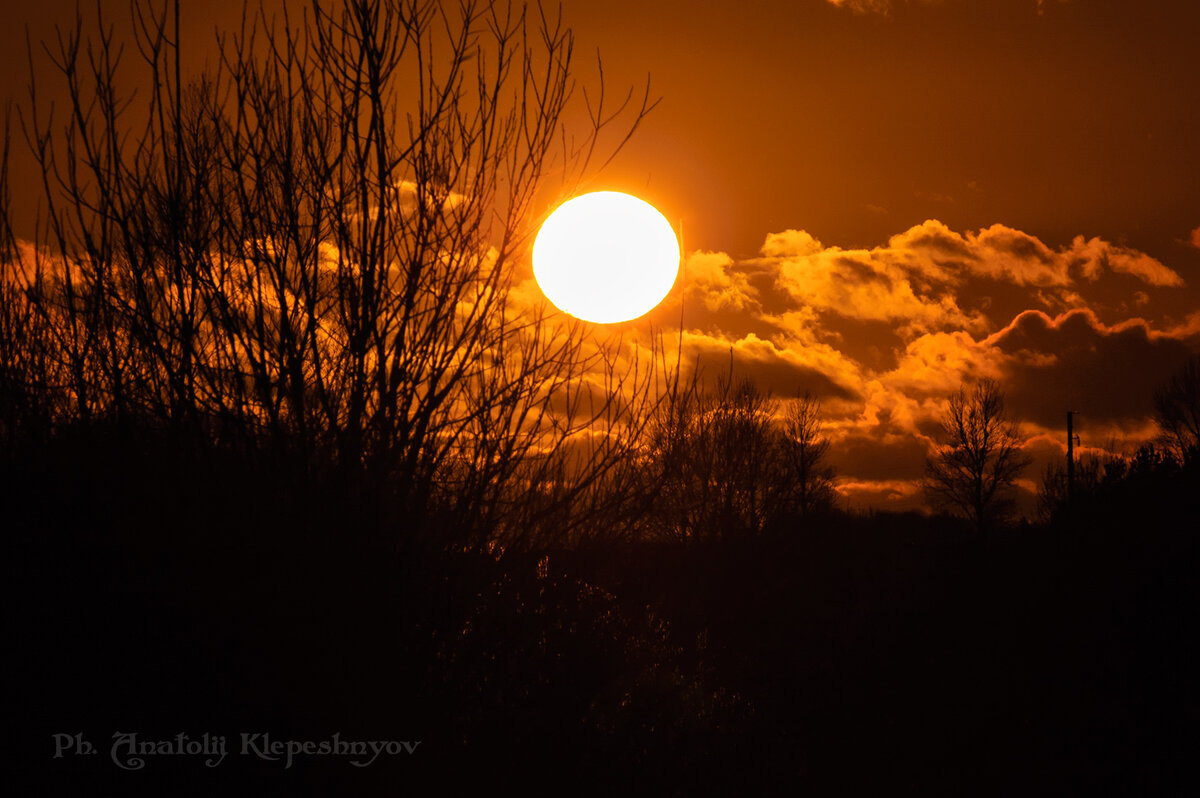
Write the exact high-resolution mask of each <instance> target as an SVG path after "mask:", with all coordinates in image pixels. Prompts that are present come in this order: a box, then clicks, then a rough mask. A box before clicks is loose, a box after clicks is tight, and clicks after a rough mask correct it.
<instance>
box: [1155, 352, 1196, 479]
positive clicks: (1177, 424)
mask: <svg viewBox="0 0 1200 798" xmlns="http://www.w3.org/2000/svg"><path fill="white" fill-rule="evenodd" d="M1154 420H1155V421H1157V422H1158V426H1159V428H1160V429H1161V430H1162V433H1163V436H1164V437H1165V438H1166V441H1167V446H1168V447H1169V448H1170V450H1171V452H1172V453H1173V454H1174V455H1175V456H1176V457H1177V458H1179V459H1180V460H1181V461H1191V460H1195V459H1196V458H1197V457H1198V456H1200V355H1193V356H1192V357H1191V358H1189V359H1188V361H1187V362H1186V363H1185V364H1184V365H1183V366H1182V368H1180V369H1179V371H1177V372H1175V374H1174V375H1172V376H1171V378H1170V379H1169V380H1167V381H1166V382H1165V383H1164V384H1163V385H1161V386H1160V387H1159V388H1158V389H1157V390H1156V391H1155V392H1154Z"/></svg>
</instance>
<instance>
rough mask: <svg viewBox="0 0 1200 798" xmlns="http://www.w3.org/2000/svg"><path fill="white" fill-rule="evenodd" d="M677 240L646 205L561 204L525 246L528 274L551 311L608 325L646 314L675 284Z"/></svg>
mask: <svg viewBox="0 0 1200 798" xmlns="http://www.w3.org/2000/svg"><path fill="white" fill-rule="evenodd" d="M678 272H679V241H678V240H677V239H676V238H675V231H674V230H673V229H672V228H671V223H670V222H668V221H667V220H666V218H665V217H664V216H663V215H662V214H661V213H659V212H658V210H656V209H655V207H654V206H653V205H651V204H650V203H648V202H645V201H643V200H640V199H638V198H637V197H634V196H631V195H629V194H622V193H620V192H617V191H597V192H594V193H592V194H583V195H582V196H578V197H575V198H574V199H570V200H567V201H566V202H564V203H563V204H562V205H559V206H558V208H556V209H555V211H554V213H552V214H550V218H548V219H547V220H546V221H545V223H544V224H543V225H542V229H541V230H539V231H538V235H537V239H536V240H535V241H534V243H533V275H534V277H535V278H536V279H537V282H538V285H539V286H540V287H541V289H542V292H543V293H544V294H545V295H546V298H547V299H549V300H550V301H551V302H553V303H554V305H555V306H556V307H557V308H559V309H560V310H563V311H566V312H567V313H570V314H571V315H572V316H575V317H576V318H580V319H584V320H585V321H592V322H598V323H600V324H611V323H614V322H619V321H628V320H630V319H636V318H637V317H638V316H642V315H644V314H646V313H648V312H649V311H651V310H652V309H653V308H654V306H655V305H657V304H658V303H659V302H661V301H662V300H663V298H664V297H666V295H667V294H668V293H669V292H670V290H671V286H672V285H674V284H675V276H676V274H678Z"/></svg>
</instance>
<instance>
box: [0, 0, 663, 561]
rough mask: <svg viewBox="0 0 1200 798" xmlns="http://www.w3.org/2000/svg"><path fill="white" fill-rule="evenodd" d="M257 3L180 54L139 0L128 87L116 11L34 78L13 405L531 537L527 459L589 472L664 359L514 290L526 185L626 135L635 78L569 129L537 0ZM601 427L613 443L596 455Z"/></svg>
mask: <svg viewBox="0 0 1200 798" xmlns="http://www.w3.org/2000/svg"><path fill="white" fill-rule="evenodd" d="M172 12H173V13H172ZM244 20H245V21H244V22H243V27H242V29H241V30H240V31H239V32H237V33H234V34H229V35H224V36H222V37H221V39H220V42H219V45H220V47H219V50H220V58H219V60H218V62H217V65H216V66H215V67H213V68H211V69H210V70H209V71H208V72H207V73H206V74H205V75H204V76H202V77H201V78H199V79H197V80H193V81H190V82H185V81H184V79H183V77H182V75H181V67H180V53H179V37H178V35H177V34H178V26H179V5H178V2H176V3H175V4H174V5H172V6H165V5H164V6H156V5H154V4H152V3H147V2H138V3H135V5H134V21H135V29H136V42H135V44H136V48H137V51H138V53H139V54H140V57H141V59H142V66H143V67H144V68H145V69H147V70H148V72H149V75H150V78H151V88H150V92H149V94H148V95H147V96H146V98H145V101H144V102H142V103H140V104H137V105H134V104H133V103H132V99H134V98H131V96H130V95H128V94H123V93H122V90H121V87H120V79H119V78H120V75H121V67H120V64H121V56H122V44H121V43H120V42H117V41H115V40H114V37H113V33H112V30H111V28H108V27H105V26H104V25H103V22H101V24H100V28H99V32H98V35H97V36H95V37H93V38H92V39H90V40H89V38H88V37H87V36H85V33H84V29H83V28H84V26H83V23H82V21H81V18H80V20H79V21H78V22H77V25H76V27H75V29H74V30H73V31H67V32H65V33H62V34H60V37H59V40H58V42H57V45H56V46H55V47H54V48H52V49H51V50H50V52H51V58H52V60H53V62H54V65H55V66H56V67H57V71H58V74H59V75H60V76H61V77H62V78H63V79H64V80H65V82H66V84H67V88H68V91H69V96H70V98H71V106H70V108H69V109H68V113H67V114H66V115H65V118H64V117H63V116H56V115H55V114H54V113H53V112H52V111H51V110H50V109H47V108H45V107H44V104H43V103H42V102H40V96H39V89H38V85H39V84H37V83H35V84H34V85H33V88H32V89H31V95H30V101H29V104H28V108H26V109H22V111H21V117H20V119H21V126H22V130H23V131H24V135H25V138H26V141H27V142H28V144H29V146H30V148H31V150H32V153H33V155H34V157H35V158H36V159H37V160H38V162H39V164H40V166H41V167H42V170H43V173H44V175H45V183H44V186H43V189H44V190H43V195H44V196H43V201H44V202H45V219H46V224H45V226H44V228H43V229H42V231H41V232H40V233H39V236H38V240H37V241H35V242H33V245H32V246H29V247H20V246H18V245H17V244H16V242H15V237H14V236H13V234H12V230H11V217H12V213H11V212H12V205H11V202H10V200H9V198H8V193H7V182H6V183H5V192H4V195H3V196H4V199H3V202H4V205H3V208H2V209H0V210H2V211H3V213H2V214H0V215H2V216H3V218H4V220H5V221H4V234H5V242H4V243H5V246H4V252H3V254H4V258H3V261H4V269H5V275H4V280H3V290H4V291H5V295H4V300H5V309H4V315H3V317H2V319H0V323H2V324H3V325H4V327H5V328H6V330H13V331H18V330H19V331H20V334H14V335H13V336H12V337H11V338H10V337H9V336H8V335H6V336H5V342H4V344H3V347H2V349H3V352H2V353H0V368H2V369H3V375H2V377H0V378H2V379H4V380H5V381H17V382H20V383H22V385H23V386H25V388H23V390H25V394H22V393H21V392H19V391H18V392H13V393H11V394H9V395H10V396H11V397H15V398H11V399H9V400H8V402H9V404H10V405H12V406H10V407H6V408H5V413H6V415H7V416H13V414H14V413H15V414H17V415H21V414H24V416H25V417H27V418H32V417H33V416H34V415H36V412H40V411H34V410H32V409H31V408H35V407H42V408H46V410H45V413H46V414H47V417H46V420H47V423H48V424H51V425H59V426H61V425H63V424H83V425H88V424H91V423H94V422H97V421H104V422H105V423H112V424H116V425H117V426H122V425H126V424H128V423H134V422H136V423H138V424H142V423H150V424H152V425H154V426H156V427H160V428H163V429H167V430H171V431H172V434H175V435H179V436H186V435H192V436H200V437H201V438H202V439H205V440H211V441H213V442H215V443H217V444H218V445H221V446H228V447H234V448H236V449H238V450H239V451H242V452H245V453H248V454H250V455H253V456H260V455H262V454H263V453H266V455H267V456H269V457H271V458H273V461H274V462H276V463H277V464H280V465H281V466H287V467H293V468H297V469H299V470H300V471H301V472H304V473H307V474H309V475H312V474H313V473H325V472H336V474H338V475H340V476H339V479H340V480H341V481H342V483H343V484H347V485H354V486H357V487H356V488H355V489H356V490H358V491H360V492H361V494H362V496H363V497H364V500H373V501H379V502H380V503H381V504H382V505H386V506H387V507H390V508H393V509H392V510H391V511H390V512H389V513H388V515H389V516H390V517H391V518H392V519H399V520H401V521H402V522H403V525H404V526H405V528H408V529H411V530H416V529H422V528H427V529H430V530H433V529H434V528H436V530H437V534H439V535H441V536H442V537H441V542H442V543H445V544H447V545H451V544H452V545H456V546H458V545H466V546H472V547H481V546H485V545H488V544H489V543H490V541H489V540H487V538H489V536H490V535H492V534H493V533H495V532H496V530H498V529H501V528H503V529H507V530H509V531H510V532H512V531H514V530H519V532H520V534H517V535H515V537H518V538H520V537H523V536H525V534H526V533H527V532H528V526H527V525H528V523H529V522H530V518H529V516H528V512H527V510H526V509H525V506H524V504H523V503H522V502H521V501H520V498H521V497H522V496H523V495H524V494H526V493H527V492H528V491H529V490H530V488H531V487H534V486H536V487H538V489H541V488H542V487H545V486H548V485H553V486H554V487H553V489H552V490H551V491H549V495H553V496H554V497H556V500H558V501H560V502H577V501H579V500H581V498H580V497H582V496H585V495H588V496H593V497H594V494H595V491H596V490H597V487H596V486H597V485H598V484H600V483H602V482H603V480H602V479H600V477H601V475H603V474H606V473H607V472H608V471H609V470H610V468H611V466H612V465H613V463H615V462H616V461H617V460H619V459H620V458H621V457H623V456H624V455H625V454H626V453H627V452H628V451H629V449H630V448H631V447H632V446H633V445H634V443H635V441H636V440H637V438H638V434H639V429H640V426H639V425H640V424H641V423H642V421H644V417H645V414H644V413H642V414H639V408H641V407H642V403H645V402H649V401H651V394H650V386H651V384H652V383H653V367H652V364H647V363H645V362H641V363H635V364H634V365H633V366H627V367H625V368H624V371H620V372H618V370H617V366H616V363H617V361H618V358H617V356H616V353H615V352H613V351H610V348H609V347H608V345H607V344H605V343H603V342H600V341H599V339H597V338H595V337H592V336H590V335H589V334H588V331H587V329H586V328H585V327H584V326H582V325H580V324H578V323H574V322H572V321H570V320H567V319H566V318H565V317H563V316H562V315H561V314H555V313H551V312H550V311H548V310H547V306H546V305H545V304H533V303H530V302H528V301H524V300H518V299H517V298H516V295H515V294H514V293H513V292H512V290H511V289H512V287H513V285H514V281H515V279H516V278H517V275H518V269H519V264H520V261H521V258H522V257H523V256H524V253H525V252H526V251H527V246H528V243H529V238H530V234H531V232H532V230H533V229H534V226H533V224H532V223H533V222H535V221H536V220H535V219H534V218H533V217H534V214H533V208H534V207H535V202H538V201H540V200H539V198H541V197H543V196H544V194H545V192H546V191H547V189H548V188H550V187H552V186H553V185H561V186H564V187H569V186H570V185H572V183H573V182H574V181H577V180H578V179H579V177H580V176H582V175H583V174H585V173H586V172H587V171H588V170H591V169H594V168H595V167H596V165H597V163H598V161H599V160H602V151H603V154H606V155H611V154H612V153H614V152H615V151H616V150H617V149H619V148H620V147H621V146H622V145H623V144H624V143H625V141H626V140H627V139H628V137H629V136H630V135H631V134H632V132H633V130H634V129H635V128H636V127H637V125H638V123H639V122H640V121H641V119H642V118H643V117H644V115H645V114H646V113H647V112H648V111H649V110H650V108H651V107H652V105H653V103H651V102H650V101H649V96H648V94H644V95H642V96H641V99H640V102H639V101H638V100H637V98H635V97H634V95H633V94H632V92H631V93H630V95H628V96H627V97H626V98H625V101H624V102H623V103H621V104H620V105H619V106H618V107H617V108H615V109H614V108H612V107H610V104H606V102H605V97H604V91H603V89H604V86H603V72H600V93H599V94H598V95H588V94H587V92H586V91H585V92H584V93H583V100H584V104H585V107H586V109H587V112H588V114H589V115H590V125H589V126H588V128H587V129H586V130H583V131H582V134H581V135H580V136H579V137H578V138H574V137H573V132H572V130H570V129H568V125H567V119H568V110H569V108H570V107H571V103H572V102H574V100H573V97H574V95H575V92H574V89H575V79H574V73H573V60H572V55H573V44H574V41H573V38H572V35H571V32H570V30H569V29H567V28H566V27H564V25H563V22H562V19H561V17H560V16H559V17H556V16H552V15H547V14H546V13H545V11H544V9H541V8H540V7H539V8H538V9H537V10H535V11H531V10H530V9H529V8H527V7H526V6H525V4H505V3H497V2H487V1H478V0H467V2H464V3H461V4H442V3H438V2H426V1H425V0H417V1H414V2H407V1H405V0H346V2H344V3H340V4H327V3H324V2H319V1H318V2H314V3H313V4H312V7H311V9H308V10H306V11H305V13H304V14H303V16H302V18H300V19H296V18H294V17H292V16H289V15H288V14H287V12H286V10H285V12H284V15H283V17H282V19H281V20H274V19H268V18H267V17H266V16H265V14H264V13H263V12H261V11H259V12H258V14H257V15H256V14H255V13H254V12H252V11H250V10H249V9H248V10H247V12H246V14H245V15H244ZM134 112H136V114H135V113H134ZM137 114H141V116H140V117H139V116H137ZM620 120H624V125H623V127H622V128H621V130H618V131H616V132H615V133H614V134H611V135H610V134H609V132H608V131H609V130H610V129H612V127H613V125H614V124H615V123H616V122H618V121H620ZM8 141H9V139H8V136H7V135H6V137H5V152H6V154H7V150H8ZM539 192H541V193H539ZM626 362H627V361H626ZM597 374H599V375H600V376H599V377H597ZM30 390H33V391H36V392H37V395H36V396H29V395H26V394H28V392H29V391H30ZM618 396H620V401H617V400H616V398H617V397H618ZM22 397H24V398H22ZM14 403H15V404H14ZM4 423H5V425H6V431H11V430H13V429H15V428H16V426H17V425H18V424H19V423H20V422H18V421H16V420H13V419H12V418H8V419H6V420H5V422H4ZM585 432H592V433H600V434H601V435H602V437H603V438H604V443H603V444H602V445H598V446H593V447H591V449H590V450H589V453H588V454H586V456H582V457H581V456H579V452H578V451H576V449H574V448H572V447H571V446H570V445H569V443H570V442H571V441H572V440H573V439H574V438H575V437H577V436H578V435H581V434H583V433H585ZM451 530H454V532H451ZM510 537H514V535H510Z"/></svg>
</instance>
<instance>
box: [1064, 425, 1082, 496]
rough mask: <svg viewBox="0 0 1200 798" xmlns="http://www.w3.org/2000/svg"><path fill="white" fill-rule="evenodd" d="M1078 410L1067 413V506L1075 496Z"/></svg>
mask: <svg viewBox="0 0 1200 798" xmlns="http://www.w3.org/2000/svg"><path fill="white" fill-rule="evenodd" d="M1077 415H1079V413H1078V411H1076V410H1068V411H1067V506H1068V507H1070V506H1071V500H1072V498H1073V497H1074V494H1075V416H1077Z"/></svg>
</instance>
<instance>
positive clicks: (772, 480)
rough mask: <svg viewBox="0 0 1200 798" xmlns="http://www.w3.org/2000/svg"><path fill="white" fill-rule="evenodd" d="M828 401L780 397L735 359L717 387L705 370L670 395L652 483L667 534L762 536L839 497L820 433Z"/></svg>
mask: <svg viewBox="0 0 1200 798" xmlns="http://www.w3.org/2000/svg"><path fill="white" fill-rule="evenodd" d="M819 410H820V406H819V403H817V402H816V400H815V399H813V398H812V397H811V396H807V395H804V396H801V397H800V398H799V399H798V400H797V401H796V402H795V403H794V404H793V405H791V406H790V407H789V408H788V409H787V412H786V414H785V415H784V417H783V419H780V418H779V403H778V402H777V401H776V400H775V399H773V398H772V397H771V396H770V395H768V394H766V393H764V392H762V391H761V390H759V389H758V387H757V386H756V385H755V384H754V382H753V381H751V380H749V379H745V378H743V379H740V380H739V379H735V378H734V376H733V367H732V363H731V364H730V368H729V370H728V371H726V372H724V373H722V374H721V375H719V376H718V377H717V379H716V383H715V386H714V387H712V388H705V387H704V386H703V385H702V384H701V382H700V375H699V372H696V373H694V374H693V377H692V380H691V382H689V383H688V384H686V385H684V386H678V387H677V389H676V390H674V391H671V392H669V393H668V395H667V397H666V399H665V401H664V402H663V403H662V404H660V405H659V412H658V413H657V414H656V415H655V418H654V423H653V427H652V432H651V436H650V445H649V450H650V454H649V467H648V469H647V471H646V479H647V481H648V482H649V483H650V484H651V485H653V486H654V487H655V490H656V494H655V495H656V496H657V498H656V499H655V504H654V510H653V515H654V517H655V518H656V519H657V522H658V523H659V525H660V532H662V533H665V534H666V535H667V536H668V537H675V538H680V539H684V540H712V539H717V538H725V537H746V536H756V535H761V534H763V533H764V532H766V531H768V530H771V529H778V528H779V527H780V526H781V525H785V524H786V523H787V522H788V521H789V520H790V519H793V518H795V517H796V516H798V515H805V514H810V513H815V512H817V511H818V510H821V509H828V508H829V507H830V506H831V505H832V497H833V490H832V478H833V472H832V470H831V469H830V468H829V467H828V465H827V464H826V462H825V454H826V450H827V448H828V444H827V442H826V441H825V440H824V439H823V438H821V437H820V416H819Z"/></svg>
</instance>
